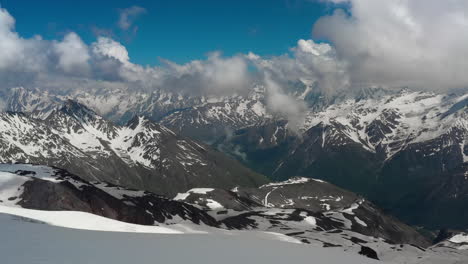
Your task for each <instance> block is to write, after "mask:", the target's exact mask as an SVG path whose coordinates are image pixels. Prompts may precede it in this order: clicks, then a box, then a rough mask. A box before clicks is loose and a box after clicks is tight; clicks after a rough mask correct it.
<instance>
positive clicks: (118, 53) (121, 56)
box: [92, 37, 130, 64]
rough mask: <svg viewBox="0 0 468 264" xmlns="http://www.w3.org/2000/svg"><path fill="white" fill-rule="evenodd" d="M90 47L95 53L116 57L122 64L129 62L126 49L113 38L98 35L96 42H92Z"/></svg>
mask: <svg viewBox="0 0 468 264" xmlns="http://www.w3.org/2000/svg"><path fill="white" fill-rule="evenodd" d="M92 49H93V52H94V53H95V54H98V55H102V56H106V57H109V58H114V59H117V60H118V61H120V62H122V63H124V64H127V63H129V62H130V57H129V56H128V51H127V49H126V48H125V47H124V46H123V45H122V44H120V43H119V42H117V41H115V40H113V39H110V38H106V37H98V40H97V42H95V43H93V45H92Z"/></svg>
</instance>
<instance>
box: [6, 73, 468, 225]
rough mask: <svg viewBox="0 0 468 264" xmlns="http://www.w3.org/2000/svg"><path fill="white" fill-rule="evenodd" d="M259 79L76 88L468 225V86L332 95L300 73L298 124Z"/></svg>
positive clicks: (279, 176) (35, 110)
mask: <svg viewBox="0 0 468 264" xmlns="http://www.w3.org/2000/svg"><path fill="white" fill-rule="evenodd" d="M254 87H255V88H254V89H252V90H251V91H250V93H247V94H244V95H235V96H225V97H215V96H213V97H210V98H206V97H203V96H193V95H191V96H188V95H183V94H177V93H169V92H163V91H160V90H156V91H153V92H138V91H132V92H130V91H123V90H117V91H111V90H109V91H87V92H84V91H81V92H74V93H73V94H70V95H68V96H69V97H70V98H75V99H76V100H78V101H80V102H84V103H86V104H88V105H90V106H91V107H92V108H93V109H95V110H96V111H99V112H100V113H102V114H103V115H105V116H106V117H109V118H111V119H112V120H116V121H117V122H118V123H122V122H124V121H128V120H130V116H133V115H134V114H140V115H142V116H145V117H147V118H148V119H151V120H153V121H158V122H159V123H160V124H163V125H164V126H166V127H168V128H170V129H171V130H173V131H175V132H176V133H177V134H180V135H183V136H187V137H190V138H192V139H198V140H201V141H204V142H206V143H210V144H212V145H213V146H214V148H216V149H218V150H221V151H223V152H225V153H227V154H229V155H231V156H233V157H235V158H237V159H238V160H239V161H240V162H242V163H243V164H244V165H246V166H247V167H249V168H251V169H253V170H254V171H257V172H259V173H261V174H264V175H267V176H268V177H270V179H273V180H285V179H288V178H290V177H295V176H303V177H313V178H320V179H324V180H327V181H328V182H331V183H334V184H337V185H338V186H340V187H343V188H346V189H349V190H351V191H354V192H356V193H359V194H361V195H363V196H365V197H366V198H368V199H370V200H372V201H373V202H375V203H376V204H378V205H379V206H380V207H382V208H384V210H389V211H390V212H392V213H393V214H395V215H397V216H399V217H400V218H402V219H403V220H405V221H407V222H409V223H411V224H415V225H423V226H425V227H428V228H431V229H439V228H459V229H464V228H467V227H468V225H467V224H466V223H468V215H467V214H464V213H463V212H465V211H467V210H466V209H468V208H467V207H466V205H467V204H468V201H467V200H466V198H465V197H468V196H467V194H468V191H467V190H466V189H467V187H466V184H465V176H464V175H465V174H467V173H468V172H467V171H466V165H465V162H467V161H468V158H467V157H466V156H467V155H468V152H467V151H468V150H467V147H466V138H467V132H468V126H467V110H466V109H467V107H466V105H467V102H468V99H467V96H468V94H466V93H458V94H443V93H441V94H435V93H430V92H418V91H412V90H409V89H401V90H386V89H382V88H367V89H362V90H360V91H349V92H343V93H340V94H336V95H331V94H325V93H323V92H321V91H320V90H319V89H317V87H315V86H314V84H307V82H298V83H293V84H290V87H287V88H288V89H287V91H288V93H289V94H290V95H291V96H293V97H295V98H297V99H298V100H303V101H304V103H305V104H306V105H307V106H308V107H309V108H308V111H306V112H305V113H304V115H305V120H304V122H303V124H302V126H301V127H300V128H299V129H293V130H292V129H291V127H289V124H288V121H287V120H284V119H283V118H282V117H280V116H276V115H272V114H271V113H270V112H269V110H268V107H267V104H266V101H267V100H266V99H267V96H268V93H267V90H266V89H265V88H264V87H262V86H261V85H257V86H254ZM13 91H14V92H12V93H11V94H9V95H8V96H6V97H7V98H9V99H8V102H9V104H8V108H9V109H12V110H17V111H25V112H27V113H29V114H28V115H30V116H31V115H32V116H36V117H39V118H41V119H45V118H46V117H47V116H48V115H50V114H51V113H52V111H51V109H54V107H52V106H51V105H55V107H57V105H60V104H62V103H63V102H65V101H66V98H67V97H64V96H59V95H56V94H55V95H53V94H49V93H42V92H40V91H38V90H27V89H24V88H17V89H15V90H13ZM125 98H127V99H125ZM200 186H202V185H200ZM155 191H158V190H155ZM438 212H443V214H440V213H438Z"/></svg>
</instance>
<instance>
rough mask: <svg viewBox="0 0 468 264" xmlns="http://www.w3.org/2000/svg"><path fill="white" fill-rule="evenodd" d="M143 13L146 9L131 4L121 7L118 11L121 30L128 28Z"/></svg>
mask: <svg viewBox="0 0 468 264" xmlns="http://www.w3.org/2000/svg"><path fill="white" fill-rule="evenodd" d="M144 13H146V9H144V8H143V7H140V6H132V7H129V8H125V9H122V10H121V11H120V18H119V23H118V24H119V27H120V28H121V29H122V30H129V29H130V28H131V27H132V25H133V22H134V20H135V19H136V18H137V17H138V16H140V15H142V14H144Z"/></svg>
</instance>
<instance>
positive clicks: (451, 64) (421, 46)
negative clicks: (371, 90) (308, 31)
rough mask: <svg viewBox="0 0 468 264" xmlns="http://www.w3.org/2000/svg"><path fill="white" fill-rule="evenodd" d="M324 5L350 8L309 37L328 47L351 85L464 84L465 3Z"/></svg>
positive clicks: (467, 78)
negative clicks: (343, 66) (344, 67)
mask: <svg viewBox="0 0 468 264" xmlns="http://www.w3.org/2000/svg"><path fill="white" fill-rule="evenodd" d="M329 1H331V2H335V3H338V2H340V3H343V2H349V3H350V10H347V12H345V11H343V10H337V11H335V12H334V14H333V15H331V16H328V17H323V18H322V19H320V20H319V21H318V22H317V23H316V25H315V27H314V36H315V37H319V38H322V39H323V38H325V39H327V40H329V41H330V42H331V43H333V45H334V47H335V48H336V51H337V54H338V56H339V57H340V58H341V59H342V60H344V61H347V62H348V63H349V72H350V76H351V77H352V84H353V85H354V86H373V85H378V86H380V85H383V86H389V87H398V86H409V87H413V88H426V89H436V90H438V89H449V88H460V87H467V86H468V85H467V84H468V74H466V70H467V69H468V60H466V57H467V55H468V45H467V43H468V2H467V1H466V0H444V1H440V0H349V1H346V0H329Z"/></svg>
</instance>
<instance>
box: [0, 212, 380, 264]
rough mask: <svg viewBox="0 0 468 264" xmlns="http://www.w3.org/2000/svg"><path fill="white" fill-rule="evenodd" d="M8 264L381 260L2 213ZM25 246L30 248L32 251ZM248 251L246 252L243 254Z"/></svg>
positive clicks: (229, 236) (260, 239)
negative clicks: (58, 223)
mask: <svg viewBox="0 0 468 264" xmlns="http://www.w3.org/2000/svg"><path fill="white" fill-rule="evenodd" d="M0 232H1V233H2V240H3V241H7V243H2V246H1V247H0V255H1V256H2V263H4V264H17V263H31V264H32V263H48V264H63V263H70V264H78V263H112V264H120V263H122V264H127V263H132V262H135V261H136V262H138V263H148V264H149V263H154V262H155V261H157V262H158V263H167V264H171V263H174V264H180V263H194V264H202V263H213V264H214V263H220V262H222V263H227V264H230V263H233V264H234V263H239V262H244V263H259V264H263V263H265V264H267V263H268V264H272V263H284V262H288V261H294V262H301V263H306V262H310V261H311V260H314V261H315V262H317V263H330V264H335V263H336V264H341V263H343V261H345V262H346V263H350V264H365V263H366V264H367V263H368V264H371V263H380V262H378V261H375V260H372V259H368V258H365V257H363V256H359V255H353V254H350V253H346V252H342V251H340V250H338V249H330V248H319V247H311V246H304V245H300V244H295V243H285V242H282V241H281V239H282V237H279V236H278V235H275V234H268V233H259V232H248V233H246V232H210V233H207V234H136V233H133V234H132V233H125V234H124V233H120V232H117V233H114V232H95V231H82V230H73V229H66V228H62V227H54V226H49V225H45V224H41V223H37V222H35V221H30V220H28V219H27V218H19V217H16V216H12V215H8V214H0ZM24 249H27V250H26V251H25V250H24ZM239 252H242V254H239Z"/></svg>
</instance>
